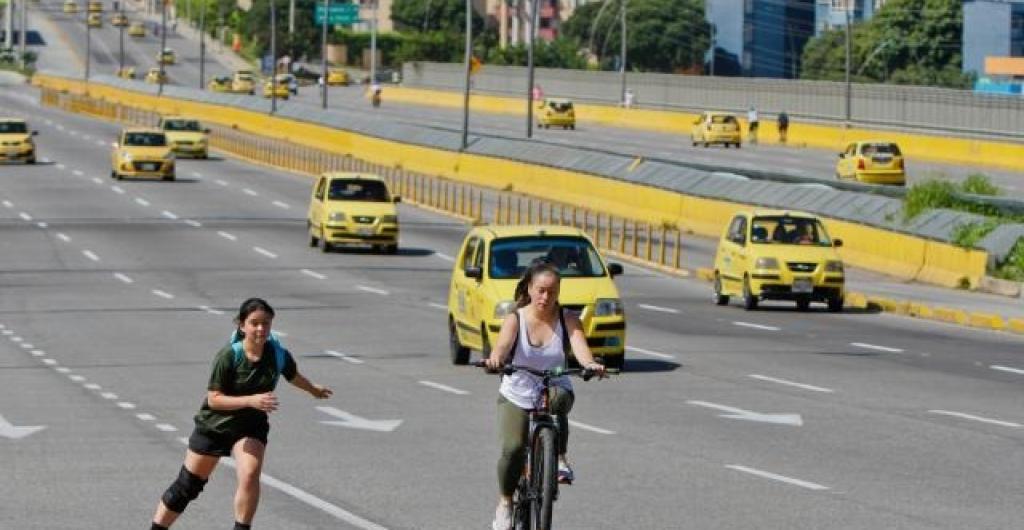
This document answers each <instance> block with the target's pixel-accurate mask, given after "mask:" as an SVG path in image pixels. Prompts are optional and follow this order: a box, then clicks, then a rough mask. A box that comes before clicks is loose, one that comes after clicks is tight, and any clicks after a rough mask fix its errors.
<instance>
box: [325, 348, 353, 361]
mask: <svg viewBox="0 0 1024 530" xmlns="http://www.w3.org/2000/svg"><path fill="white" fill-rule="evenodd" d="M324 353H326V354H327V355H330V356H331V357H337V358H339V359H341V360H343V361H348V362H350V363H352V364H363V360H362V359H356V358H355V357H352V356H351V355H345V354H344V353H341V352H336V351H334V350H326V351H325V352H324Z"/></svg>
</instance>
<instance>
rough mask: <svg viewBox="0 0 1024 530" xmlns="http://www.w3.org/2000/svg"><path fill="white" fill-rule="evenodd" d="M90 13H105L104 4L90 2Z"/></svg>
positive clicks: (94, 0)
mask: <svg viewBox="0 0 1024 530" xmlns="http://www.w3.org/2000/svg"><path fill="white" fill-rule="evenodd" d="M89 12H90V13H102V12H103V2H99V1H97V0H90V1H89Z"/></svg>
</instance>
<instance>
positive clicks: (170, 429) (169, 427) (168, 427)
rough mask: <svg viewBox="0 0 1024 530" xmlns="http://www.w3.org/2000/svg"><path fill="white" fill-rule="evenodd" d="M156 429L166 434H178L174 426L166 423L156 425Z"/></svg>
mask: <svg viewBox="0 0 1024 530" xmlns="http://www.w3.org/2000/svg"><path fill="white" fill-rule="evenodd" d="M156 428H157V429H160V430H161V431H164V432H176V431H177V430H178V428H177V427H175V426H174V425H168V424H166V423H158V424H156Z"/></svg>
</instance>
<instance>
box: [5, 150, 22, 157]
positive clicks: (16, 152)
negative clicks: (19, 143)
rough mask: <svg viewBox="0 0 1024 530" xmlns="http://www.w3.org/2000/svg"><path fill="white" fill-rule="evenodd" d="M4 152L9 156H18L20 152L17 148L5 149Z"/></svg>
mask: <svg viewBox="0 0 1024 530" xmlns="http://www.w3.org/2000/svg"><path fill="white" fill-rule="evenodd" d="M4 154H6V155H7V156H18V155H19V154H20V153H19V152H18V150H17V149H7V150H5V151H4Z"/></svg>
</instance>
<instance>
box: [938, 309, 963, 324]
mask: <svg viewBox="0 0 1024 530" xmlns="http://www.w3.org/2000/svg"><path fill="white" fill-rule="evenodd" d="M932 318H934V319H935V320H938V321H940V322H948V323H950V324H960V325H961V326H962V325H965V324H967V322H968V320H969V317H968V315H967V312H966V311H964V310H961V309H952V308H949V307H936V308H935V312H934V314H933V315H932Z"/></svg>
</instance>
